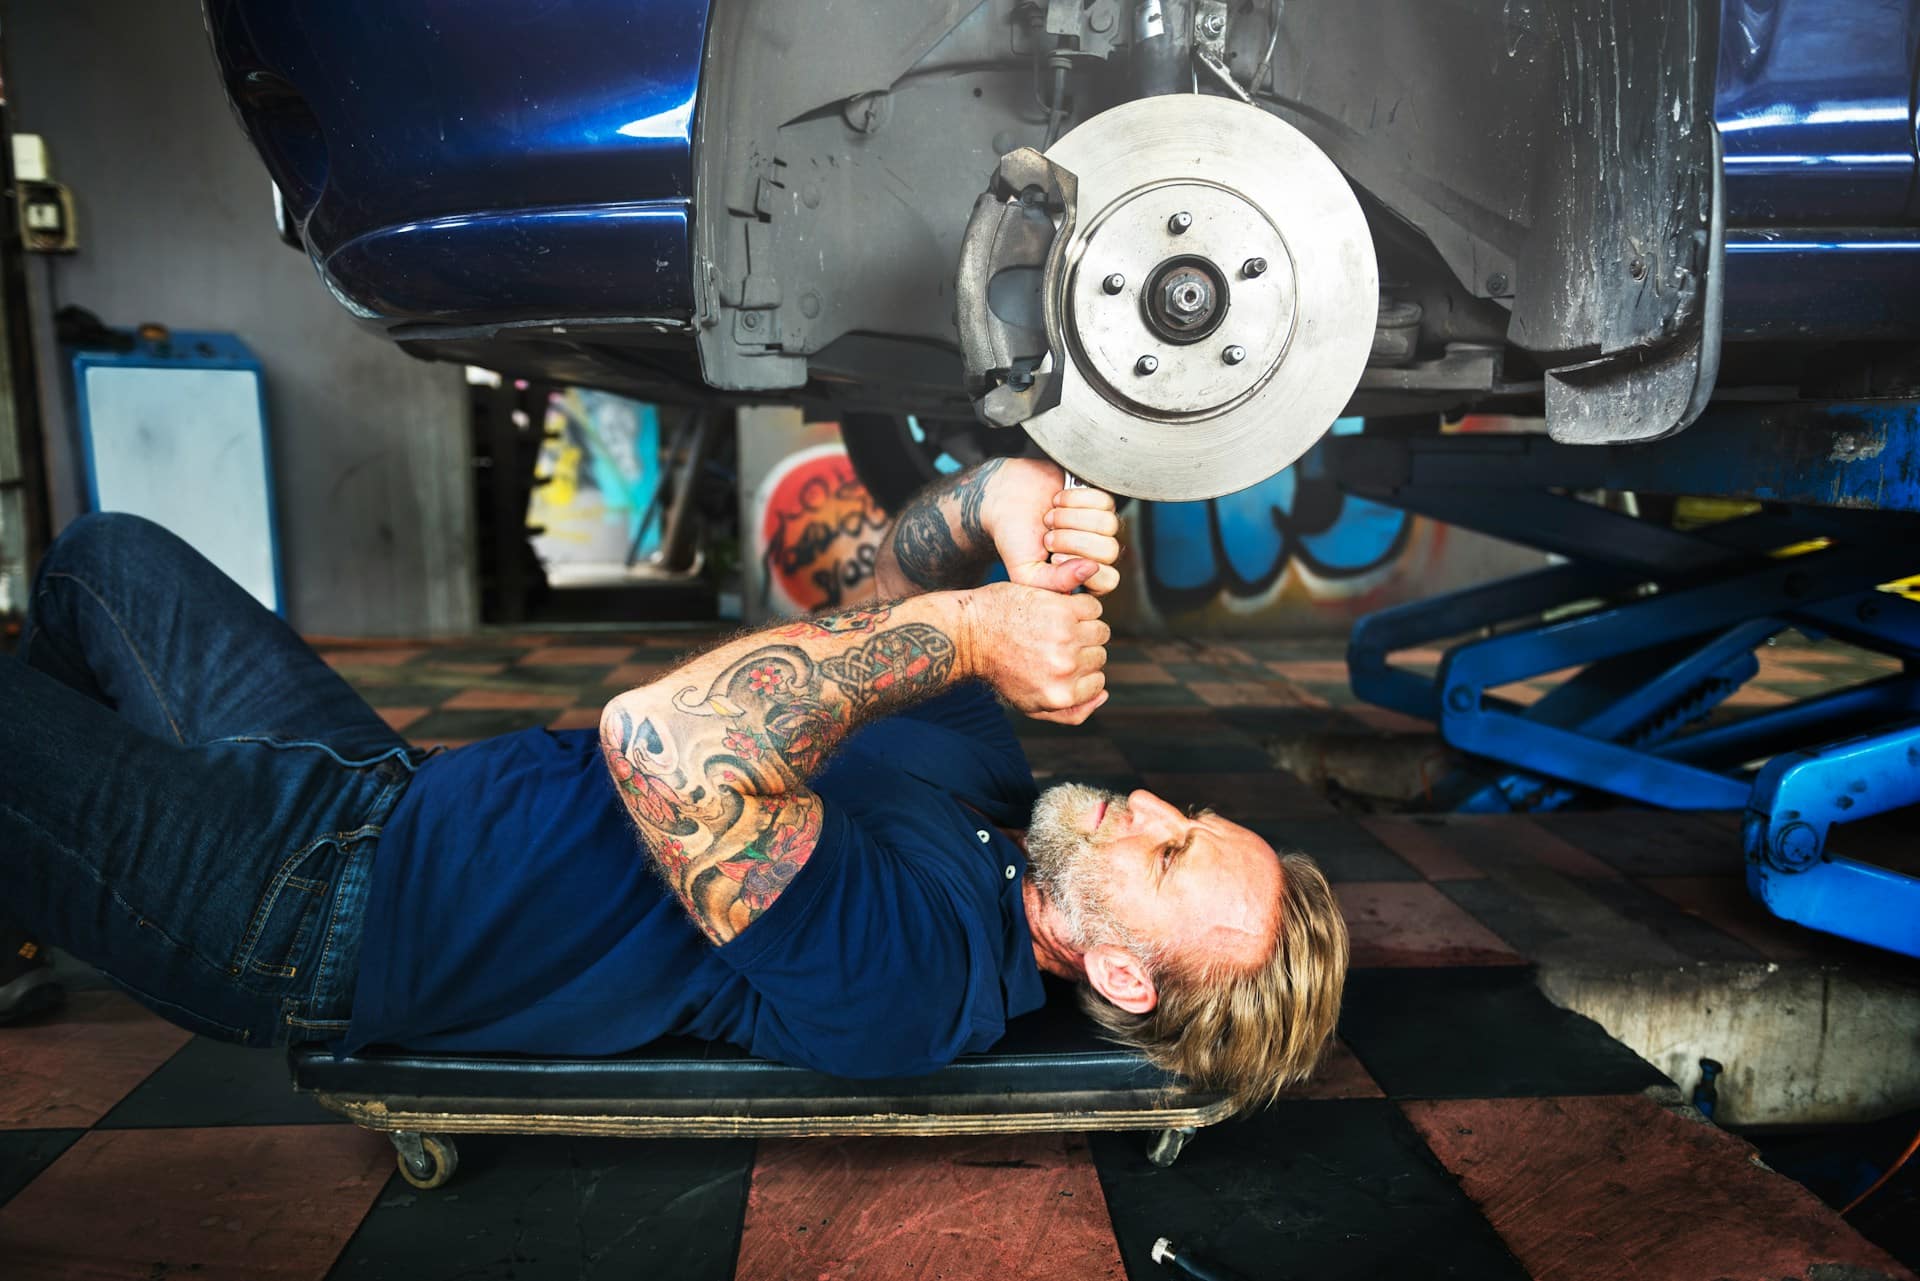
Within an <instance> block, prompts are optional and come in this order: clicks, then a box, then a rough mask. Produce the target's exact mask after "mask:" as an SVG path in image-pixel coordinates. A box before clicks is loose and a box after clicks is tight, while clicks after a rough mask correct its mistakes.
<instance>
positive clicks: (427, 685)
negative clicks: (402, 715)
mask: <svg viewBox="0 0 1920 1281" xmlns="http://www.w3.org/2000/svg"><path fill="white" fill-rule="evenodd" d="M472 683H473V678H472V677H468V678H466V679H465V680H461V681H455V680H453V679H452V678H451V677H448V678H445V679H442V680H438V681H422V680H415V679H412V678H409V679H407V680H396V681H372V680H355V681H354V682H353V689H354V692H355V693H357V694H358V695H360V697H361V698H364V699H366V700H367V702H368V703H369V704H371V705H372V706H374V707H438V706H439V705H440V704H441V703H443V702H445V701H446V700H447V699H449V698H452V697H453V696H454V695H455V694H457V693H459V692H460V691H461V690H462V689H465V688H466V687H467V686H468V685H470V684H472Z"/></svg>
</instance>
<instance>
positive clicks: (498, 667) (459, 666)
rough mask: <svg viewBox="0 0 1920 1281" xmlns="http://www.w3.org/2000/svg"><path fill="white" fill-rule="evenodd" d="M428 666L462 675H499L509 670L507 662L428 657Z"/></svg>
mask: <svg viewBox="0 0 1920 1281" xmlns="http://www.w3.org/2000/svg"><path fill="white" fill-rule="evenodd" d="M426 666H429V667H431V668H433V670H434V671H436V672H457V673H459V674H460V675H462V676H498V675H499V674H500V673H502V672H504V671H506V670H507V665H506V664H505V663H443V662H440V661H439V660H437V659H428V660H427V663H426Z"/></svg>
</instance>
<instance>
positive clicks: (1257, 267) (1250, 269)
mask: <svg viewBox="0 0 1920 1281" xmlns="http://www.w3.org/2000/svg"><path fill="white" fill-rule="evenodd" d="M1240 274H1241V275H1243V276H1245V277H1246V278H1247V279H1248V280H1253V279H1255V278H1256V277H1259V276H1264V275H1266V274H1267V260H1266V259H1265V258H1249V259H1247V260H1246V261H1245V262H1243V263H1241V264H1240Z"/></svg>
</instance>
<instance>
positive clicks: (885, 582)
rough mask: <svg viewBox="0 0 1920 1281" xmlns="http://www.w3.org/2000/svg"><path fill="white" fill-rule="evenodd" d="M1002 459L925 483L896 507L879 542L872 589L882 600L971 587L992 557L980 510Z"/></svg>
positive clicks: (988, 533)
mask: <svg viewBox="0 0 1920 1281" xmlns="http://www.w3.org/2000/svg"><path fill="white" fill-rule="evenodd" d="M1004 462H1005V460H1004V459H1000V458H989V459H988V460H987V461H986V462H984V463H981V464H979V465H977V466H974V467H969V468H968V469H967V470H965V471H962V472H955V473H954V474H953V475H951V476H946V477H942V478H941V479H940V480H937V481H935V482H933V483H932V484H931V485H928V486H927V487H926V488H925V489H922V490H921V491H920V492H919V493H917V494H915V495H914V496H913V498H912V499H911V500H909V501H908V503H907V505H906V506H905V507H903V508H901V510H900V514H899V515H898V516H897V517H895V519H894V521H893V523H892V525H890V526H889V527H888V528H887V531H886V534H885V535H884V536H883V537H882V539H881V541H880V554H879V556H878V558H877V559H876V561H875V564H874V588H875V592H876V594H877V595H878V596H879V597H880V598H881V599H882V600H886V599H890V598H898V597H906V596H912V595H915V594H916V593H919V592H929V591H940V590H944V589H950V588H960V587H972V586H973V585H974V584H976V583H978V582H979V581H980V576H981V574H983V573H984V572H985V571H986V568H987V566H988V565H989V564H991V563H992V561H993V556H994V549H993V536H992V534H991V533H990V532H989V531H988V530H987V528H986V525H985V522H984V520H983V519H982V511H983V508H984V505H985V502H986V497H987V488H988V486H989V485H990V484H991V483H992V482H993V478H994V476H995V474H996V473H998V471H999V470H1000V467H1001V465H1002V464H1003V463H1004Z"/></svg>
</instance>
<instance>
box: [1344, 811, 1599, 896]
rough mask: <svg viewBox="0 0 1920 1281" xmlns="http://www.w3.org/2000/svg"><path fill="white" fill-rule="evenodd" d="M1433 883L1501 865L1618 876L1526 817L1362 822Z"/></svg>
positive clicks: (1441, 817) (1576, 874)
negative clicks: (1433, 881)
mask: <svg viewBox="0 0 1920 1281" xmlns="http://www.w3.org/2000/svg"><path fill="white" fill-rule="evenodd" d="M1361 821H1362V822H1364V823H1365V824H1367V830H1368V831H1370V832H1372V833H1373V834H1374V835H1375V836H1377V837H1379V838H1380V839H1381V840H1383V841H1385V842H1386V843H1387V845H1388V846H1390V847H1391V848H1392V849H1393V851H1394V853H1396V854H1398V855H1400V857H1402V858H1404V859H1406V860H1407V861H1408V862H1409V863H1412V864H1413V865H1414V867H1415V868H1417V869H1419V871H1420V873H1421V875H1423V876H1425V877H1427V878H1428V879H1429V880H1435V881H1449V880H1470V879H1473V878H1475V877H1478V876H1481V875H1484V874H1485V871H1486V870H1487V869H1489V868H1494V867H1498V866H1502V865H1504V866H1508V867H1514V866H1521V867H1524V866H1535V865H1537V866H1539V867H1544V868H1549V869H1551V870H1553V871H1555V872H1558V873H1560V874H1561V875H1562V876H1568V877H1572V878H1574V879H1576V880H1600V879H1612V878H1616V877H1618V876H1619V875H1620V873H1619V871H1617V870H1616V869H1615V868H1613V867H1612V866H1610V865H1609V864H1607V863H1604V862H1602V861H1601V860H1600V859H1598V858H1595V857H1594V856H1593V855H1591V854H1589V853H1587V852H1586V851H1585V850H1583V849H1581V848H1580V847H1579V846H1578V845H1575V844H1574V843H1573V842H1571V841H1569V840H1567V839H1566V838H1565V837H1563V836H1561V835H1559V834H1558V833H1555V832H1550V831H1548V830H1547V829H1546V828H1544V827H1542V826H1540V825H1539V824H1538V823H1535V822H1534V821H1533V820H1532V819H1530V818H1528V817H1526V816H1525V815H1524V814H1445V815H1440V814H1436V815H1432V816H1429V817H1427V818H1424V819H1418V820H1414V819H1401V818H1372V819H1363V820H1361Z"/></svg>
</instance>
